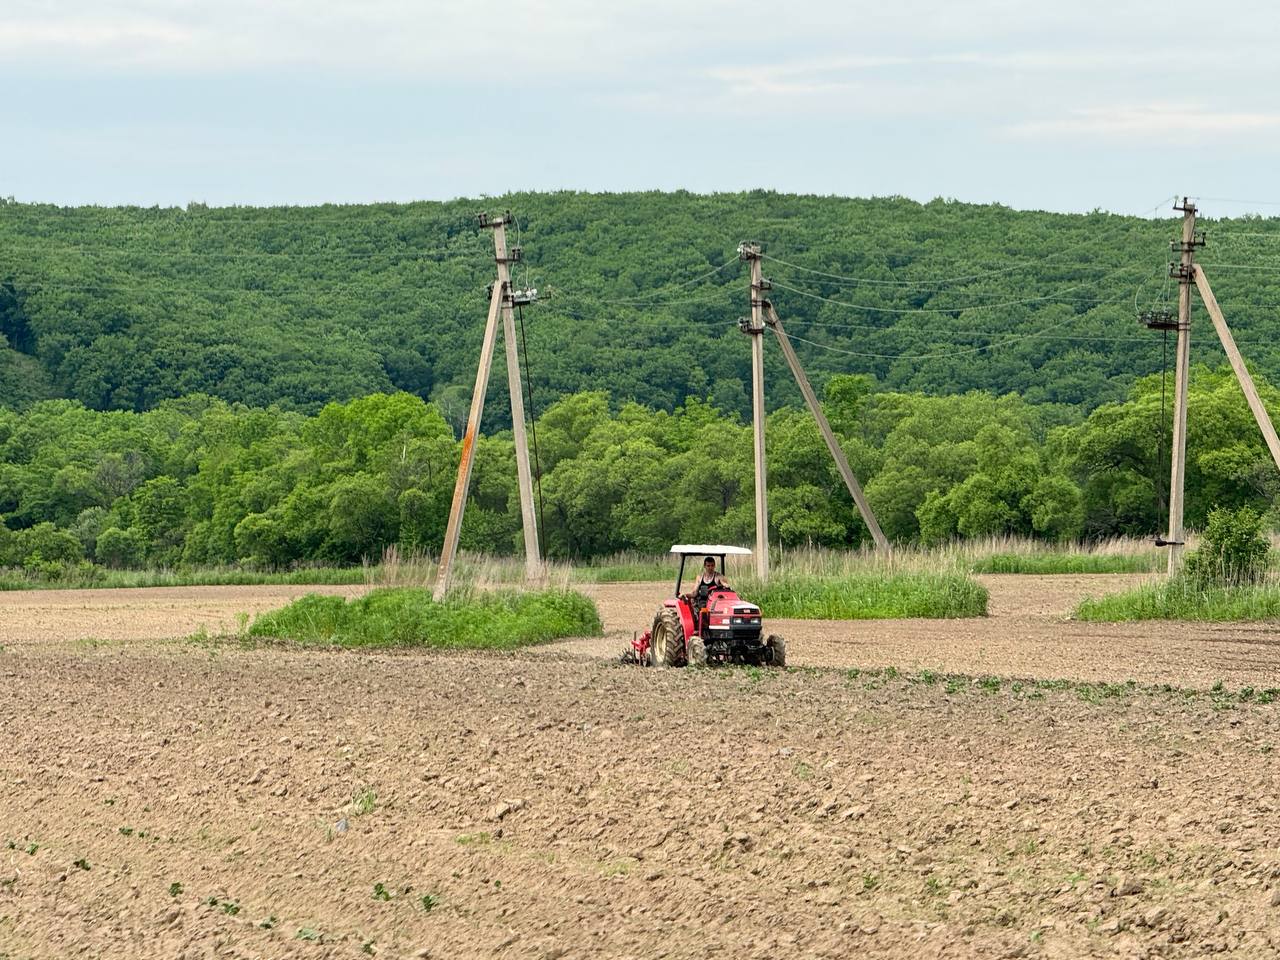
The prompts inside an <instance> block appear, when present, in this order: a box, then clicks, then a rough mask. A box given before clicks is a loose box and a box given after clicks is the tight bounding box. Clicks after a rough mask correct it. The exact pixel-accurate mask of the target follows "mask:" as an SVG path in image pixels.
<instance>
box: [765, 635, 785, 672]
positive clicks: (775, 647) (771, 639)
mask: <svg viewBox="0 0 1280 960" xmlns="http://www.w3.org/2000/svg"><path fill="white" fill-rule="evenodd" d="M764 645H765V646H766V647H768V648H769V650H770V651H771V652H772V654H773V660H772V661H771V662H772V663H773V665H774V666H775V667H785V666H786V665H787V641H786V640H784V639H783V638H782V637H780V636H778V635H777V634H776V633H771V634H769V636H768V637H766V638H765V641H764Z"/></svg>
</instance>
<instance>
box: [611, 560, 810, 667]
mask: <svg viewBox="0 0 1280 960" xmlns="http://www.w3.org/2000/svg"><path fill="white" fill-rule="evenodd" d="M671 552H672V553H673V554H679V556H680V569H679V571H678V572H677V573H676V587H675V594H674V596H672V597H670V598H668V599H667V600H664V601H663V602H662V606H661V607H660V608H659V609H658V612H657V613H656V614H655V615H654V618H653V626H652V627H651V628H650V629H649V630H647V631H646V632H645V633H643V634H641V635H640V636H638V637H635V638H633V639H632V641H631V648H630V649H629V650H627V652H626V653H624V654H623V655H622V662H623V663H634V664H640V665H641V666H650V667H678V666H685V665H688V666H692V667H706V666H712V665H717V664H725V663H745V664H752V665H756V666H765V665H768V666H774V667H785V666H786V665H787V643H786V641H785V640H784V639H783V638H782V637H779V636H777V635H775V634H770V635H769V636H768V637H763V638H762V634H763V631H764V624H763V623H762V621H761V619H760V608H759V607H757V606H756V605H755V604H753V603H748V602H747V601H745V600H743V599H742V598H741V597H739V596H738V595H737V594H736V593H735V592H734V591H733V589H732V588H730V587H729V586H728V584H725V583H723V582H722V583H720V584H717V585H714V586H711V587H710V588H709V589H705V590H701V591H698V592H695V593H685V594H682V593H681V592H680V584H681V582H682V581H683V580H684V572H685V562H686V561H687V560H688V559H689V558H690V557H707V558H716V559H718V560H719V562H720V566H719V568H718V569H719V570H720V571H721V572H723V571H724V569H725V557H729V556H736V557H749V556H751V551H750V550H747V549H744V548H743V547H726V546H722V545H719V544H698V543H677V544H675V545H674V546H673V547H672V548H671ZM699 579H700V578H699Z"/></svg>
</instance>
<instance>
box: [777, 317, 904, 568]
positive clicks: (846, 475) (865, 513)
mask: <svg viewBox="0 0 1280 960" xmlns="http://www.w3.org/2000/svg"><path fill="white" fill-rule="evenodd" d="M764 320H765V323H766V324H767V325H768V326H769V328H770V329H771V330H773V332H774V335H775V336H776V337H777V338H778V346H780V347H782V355H783V356H784V357H786V359H787V366H789V367H790V368H791V375H792V376H793V377H795V380H796V384H797V386H799V387H800V392H801V393H802V394H804V401H805V403H807V404H808V405H809V412H810V413H812V414H813V419H814V420H816V421H817V422H818V430H819V432H820V433H821V434H822V439H823V440H824V441H826V444H827V450H828V451H830V453H831V459H833V460H834V461H835V462H836V469H838V470H839V471H840V476H841V477H842V478H843V479H844V485H845V486H846V487H848V488H849V495H850V496H852V497H853V502H854V503H856V504H857V505H858V512H859V513H860V514H862V520H863V522H864V523H865V524H866V525H867V529H868V530H870V531H871V539H873V540H874V541H875V544H876V547H877V548H878V549H880V550H883V551H885V552H886V553H887V552H888V551H889V541H888V539H887V538H886V537H885V535H884V532H883V531H882V530H881V529H880V522H879V521H878V520H877V519H876V515H875V512H874V511H873V510H872V509H871V504H870V503H868V502H867V498H866V495H865V494H864V493H863V492H862V485H861V484H860V483H858V478H857V477H856V476H854V473H853V468H852V467H850V466H849V458H848V457H846V456H845V453H844V448H843V447H841V446H840V441H839V440H837V439H836V435H835V431H833V430H832V429H831V424H830V422H828V420H827V415H826V414H825V413H823V411H822V404H820V403H819V402H818V397H817V394H815V393H814V392H813V385H812V384H810V383H809V377H808V376H807V375H806V374H805V372H804V367H802V366H801V365H800V358H799V357H798V356H796V351H795V348H794V347H793V346H792V345H791V338H790V337H788V336H787V332H786V331H785V330H784V329H783V327H782V321H781V320H780V319H779V318H778V312H777V311H776V310H774V308H773V304H772V303H770V302H769V301H768V300H766V301H765V302H764Z"/></svg>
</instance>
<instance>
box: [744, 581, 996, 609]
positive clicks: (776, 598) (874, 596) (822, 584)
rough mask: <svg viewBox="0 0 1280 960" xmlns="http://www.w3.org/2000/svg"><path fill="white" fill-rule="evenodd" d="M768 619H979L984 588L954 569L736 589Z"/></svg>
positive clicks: (984, 600) (747, 584)
mask: <svg viewBox="0 0 1280 960" xmlns="http://www.w3.org/2000/svg"><path fill="white" fill-rule="evenodd" d="M739 590H740V592H741V593H742V595H743V596H745V597H750V598H751V601H752V602H753V603H757V604H759V605H760V606H761V608H763V610H764V611H765V613H766V614H767V615H768V616H770V617H793V618H797V619H804V620H896V619H904V618H911V617H924V618H929V619H952V618H956V617H984V616H986V614H987V590H986V588H985V587H983V586H982V585H981V584H978V583H975V582H974V581H973V580H971V579H970V578H969V577H967V576H965V575H964V574H960V573H882V574H867V573H859V574H845V575H830V574H828V575H824V576H798V575H796V574H794V573H791V572H788V573H787V574H786V575H784V576H779V577H774V578H772V579H771V580H770V581H769V582H768V583H767V584H761V583H759V582H756V581H753V580H750V579H748V580H745V581H743V582H742V584H741V585H740V587H739Z"/></svg>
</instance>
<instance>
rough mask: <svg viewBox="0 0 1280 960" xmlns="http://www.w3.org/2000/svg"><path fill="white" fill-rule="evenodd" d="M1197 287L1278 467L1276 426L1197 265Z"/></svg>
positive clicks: (1279, 444) (1279, 449)
mask: <svg viewBox="0 0 1280 960" xmlns="http://www.w3.org/2000/svg"><path fill="white" fill-rule="evenodd" d="M1196 289H1197V290H1198V291H1200V300H1201V302H1203V303H1204V306H1205V309H1206V310H1208V311H1209V317H1210V318H1211V319H1212V320H1213V329H1214V330H1216V331H1217V333H1218V339H1219V340H1220V341H1222V349H1223V350H1225V351H1226V352H1227V359H1228V360H1230V361H1231V369H1232V370H1233V371H1235V375H1236V381H1237V382H1238V383H1239V384H1240V389H1241V390H1243V391H1244V398H1245V400H1246V401H1248V403H1249V409H1250V410H1251V411H1252V412H1253V419H1254V420H1255V421H1256V422H1257V424H1258V429H1259V430H1261V431H1262V439H1263V440H1265V441H1266V443H1267V449H1268V450H1269V451H1270V452H1271V459H1272V460H1274V461H1275V465H1276V466H1277V467H1280V437H1277V436H1276V428H1275V426H1273V425H1272V423H1271V417H1270V416H1269V415H1268V414H1267V408H1266V407H1264V406H1263V405H1262V397H1260V396H1258V388H1257V387H1255V386H1254V384H1253V377H1252V376H1250V375H1249V368H1248V367H1246V366H1245V365H1244V357H1242V356H1240V350H1239V348H1237V347H1236V340H1235V337H1233V336H1232V335H1231V328H1230V327H1228V326H1227V318H1226V317H1224V316H1223V315H1222V308H1221V307H1219V306H1218V298H1217V297H1215V296H1214V295H1213V289H1212V288H1211V287H1210V286H1209V278H1208V277H1206V276H1205V275H1204V267H1196Z"/></svg>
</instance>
